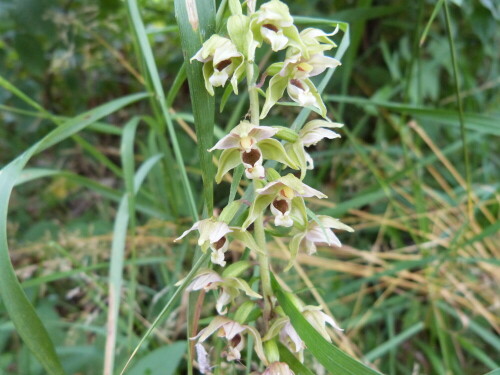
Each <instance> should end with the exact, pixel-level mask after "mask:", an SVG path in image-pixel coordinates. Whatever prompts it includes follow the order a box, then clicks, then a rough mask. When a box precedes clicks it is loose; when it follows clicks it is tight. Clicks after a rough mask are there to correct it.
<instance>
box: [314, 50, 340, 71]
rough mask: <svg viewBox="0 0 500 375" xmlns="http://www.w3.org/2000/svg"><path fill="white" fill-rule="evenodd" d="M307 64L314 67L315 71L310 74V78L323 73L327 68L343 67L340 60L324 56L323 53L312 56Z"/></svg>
mask: <svg viewBox="0 0 500 375" xmlns="http://www.w3.org/2000/svg"><path fill="white" fill-rule="evenodd" d="M307 63H308V64H310V65H312V66H313V70H312V71H311V72H309V77H314V76H317V75H318V74H321V73H323V72H324V71H325V70H326V68H335V67H336V66H339V65H341V64H340V61H339V60H337V59H334V58H333V57H328V56H324V55H323V54H321V53H317V54H315V55H313V56H311V58H310V59H309V60H308V61H307Z"/></svg>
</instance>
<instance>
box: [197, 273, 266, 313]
mask: <svg viewBox="0 0 500 375" xmlns="http://www.w3.org/2000/svg"><path fill="white" fill-rule="evenodd" d="M202 289H203V290H205V291H208V290H213V289H220V290H221V293H220V294H219V297H218V298H217V302H216V305H215V306H216V309H217V312H218V313H219V314H221V315H224V314H226V313H227V308H226V305H228V304H229V303H231V302H232V301H234V299H235V298H236V297H238V296H239V295H240V291H242V292H244V293H245V294H246V295H247V296H249V297H253V298H262V296H261V295H260V294H258V293H256V292H254V291H253V290H252V288H250V286H249V285H248V284H247V282H246V281H245V280H243V279H240V278H238V277H221V276H220V275H219V274H218V273H217V272H215V271H212V270H204V271H201V272H200V273H198V275H196V277H195V278H194V279H193V281H192V282H191V284H190V285H189V286H188V287H187V290H188V291H197V290H202Z"/></svg>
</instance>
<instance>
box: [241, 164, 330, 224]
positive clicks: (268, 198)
mask: <svg viewBox="0 0 500 375" xmlns="http://www.w3.org/2000/svg"><path fill="white" fill-rule="evenodd" d="M256 192H257V194H258V196H257V198H256V199H255V201H254V202H253V203H252V206H251V207H250V212H249V214H248V217H247V219H246V220H245V222H244V223H243V225H242V228H247V227H248V226H249V225H250V224H251V223H253V222H254V220H255V219H256V218H257V216H258V215H259V214H260V213H261V212H263V211H264V210H265V209H266V208H267V207H268V206H271V212H272V214H273V215H274V224H275V225H277V226H283V227H291V226H292V225H293V223H294V221H293V219H292V215H291V213H292V210H293V209H294V208H295V210H296V211H298V213H299V215H300V216H301V217H302V221H304V223H305V222H306V221H307V219H306V218H307V215H306V211H305V204H304V197H306V198H307V197H317V198H326V195H325V194H323V193H322V192H320V191H318V190H316V189H313V188H312V187H310V186H308V185H306V184H304V183H303V182H302V181H301V180H299V179H298V178H297V177H295V176H294V175H293V174H291V173H289V174H288V175H286V176H283V177H280V178H278V179H277V180H275V181H272V182H270V183H268V184H267V185H266V186H264V187H263V188H262V189H257V191H256Z"/></svg>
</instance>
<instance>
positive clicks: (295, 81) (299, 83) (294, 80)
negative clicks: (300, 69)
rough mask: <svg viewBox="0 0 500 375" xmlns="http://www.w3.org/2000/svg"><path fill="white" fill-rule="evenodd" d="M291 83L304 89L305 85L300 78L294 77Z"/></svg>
mask: <svg viewBox="0 0 500 375" xmlns="http://www.w3.org/2000/svg"><path fill="white" fill-rule="evenodd" d="M290 83H291V84H292V85H294V86H297V87H298V88H299V89H301V90H304V86H303V85H302V83H301V82H300V81H299V80H298V79H292V80H290Z"/></svg>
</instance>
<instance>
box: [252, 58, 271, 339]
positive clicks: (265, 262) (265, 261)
mask: <svg viewBox="0 0 500 375" xmlns="http://www.w3.org/2000/svg"><path fill="white" fill-rule="evenodd" d="M255 81H256V77H254V66H253V62H248V63H247V82H248V96H249V98H250V122H251V123H252V124H253V125H255V126H258V125H259V117H260V113H259V112H260V109H259V93H258V92H257V88H256V87H255ZM253 185H254V191H256V190H257V188H258V184H257V180H254V184H253ZM254 233H255V240H256V241H257V245H259V247H260V249H261V250H262V254H259V266H260V281H261V283H262V293H263V295H264V312H263V316H264V322H265V324H266V329H267V328H268V322H269V317H270V315H271V309H272V305H271V296H272V295H273V289H272V287H271V276H270V270H269V254H268V252H267V246H266V235H265V232H264V218H263V215H262V214H260V215H259V216H258V217H257V219H256V220H255V222H254Z"/></svg>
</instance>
